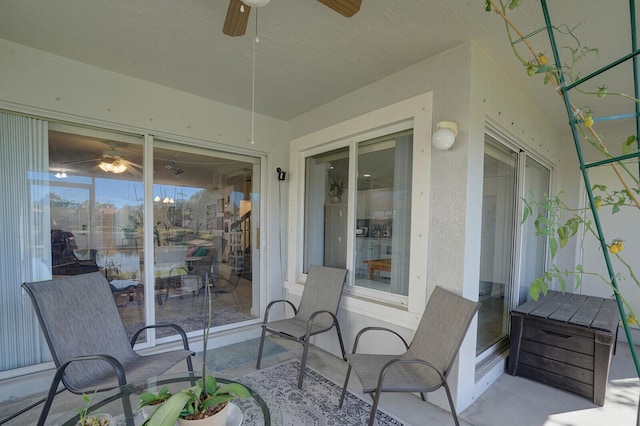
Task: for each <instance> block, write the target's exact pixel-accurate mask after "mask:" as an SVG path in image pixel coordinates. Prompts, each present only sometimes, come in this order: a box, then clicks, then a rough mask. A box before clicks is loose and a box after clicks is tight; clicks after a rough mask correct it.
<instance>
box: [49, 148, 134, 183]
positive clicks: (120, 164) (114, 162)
mask: <svg viewBox="0 0 640 426" xmlns="http://www.w3.org/2000/svg"><path fill="white" fill-rule="evenodd" d="M89 162H97V163H96V167H97V168H99V169H100V170H102V171H104V172H107V173H113V174H120V173H124V172H128V173H130V174H132V175H133V176H137V177H140V176H142V173H141V170H142V166H141V165H140V164H137V163H134V162H132V161H129V160H127V159H125V158H124V157H123V156H122V154H121V153H120V152H118V151H114V150H113V149H111V150H108V151H103V152H102V155H101V156H100V157H97V158H90V159H87V160H76V161H67V162H65V163H61V164H79V163H89Z"/></svg>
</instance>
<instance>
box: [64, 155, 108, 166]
mask: <svg viewBox="0 0 640 426" xmlns="http://www.w3.org/2000/svg"><path fill="white" fill-rule="evenodd" d="M98 160H100V157H99V158H89V159H86V160H72V161H63V162H62V163H60V164H62V165H67V164H80V163H89V162H91V161H98Z"/></svg>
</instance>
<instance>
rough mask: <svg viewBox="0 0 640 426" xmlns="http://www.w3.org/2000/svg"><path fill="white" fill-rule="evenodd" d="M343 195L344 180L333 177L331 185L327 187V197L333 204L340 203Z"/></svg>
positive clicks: (339, 177) (340, 177)
mask: <svg viewBox="0 0 640 426" xmlns="http://www.w3.org/2000/svg"><path fill="white" fill-rule="evenodd" d="M343 193H344V178H343V177H342V176H335V177H334V178H333V181H331V185H329V197H330V199H331V202H333V203H341V202H342V194H343Z"/></svg>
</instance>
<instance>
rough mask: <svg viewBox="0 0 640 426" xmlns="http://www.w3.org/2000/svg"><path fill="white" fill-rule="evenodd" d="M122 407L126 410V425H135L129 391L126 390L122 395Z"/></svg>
mask: <svg viewBox="0 0 640 426" xmlns="http://www.w3.org/2000/svg"><path fill="white" fill-rule="evenodd" d="M121 399H122V409H123V410H124V418H125V422H126V425H127V426H129V425H133V424H134V423H133V411H132V410H131V400H130V399H129V392H128V391H127V392H125V393H123V394H122V395H121Z"/></svg>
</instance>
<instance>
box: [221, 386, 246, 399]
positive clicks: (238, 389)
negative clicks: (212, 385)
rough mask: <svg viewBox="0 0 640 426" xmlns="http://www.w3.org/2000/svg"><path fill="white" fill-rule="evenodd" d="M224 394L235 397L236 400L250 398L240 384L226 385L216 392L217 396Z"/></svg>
mask: <svg viewBox="0 0 640 426" xmlns="http://www.w3.org/2000/svg"><path fill="white" fill-rule="evenodd" d="M225 393H228V394H232V395H235V396H236V397H238V398H249V397H250V396H251V394H250V393H249V390H248V389H247V388H246V387H244V386H243V385H241V384H240V383H227V384H226V385H224V386H222V387H220V388H219V389H218V390H217V391H216V394H218V395H220V394H225Z"/></svg>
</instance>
